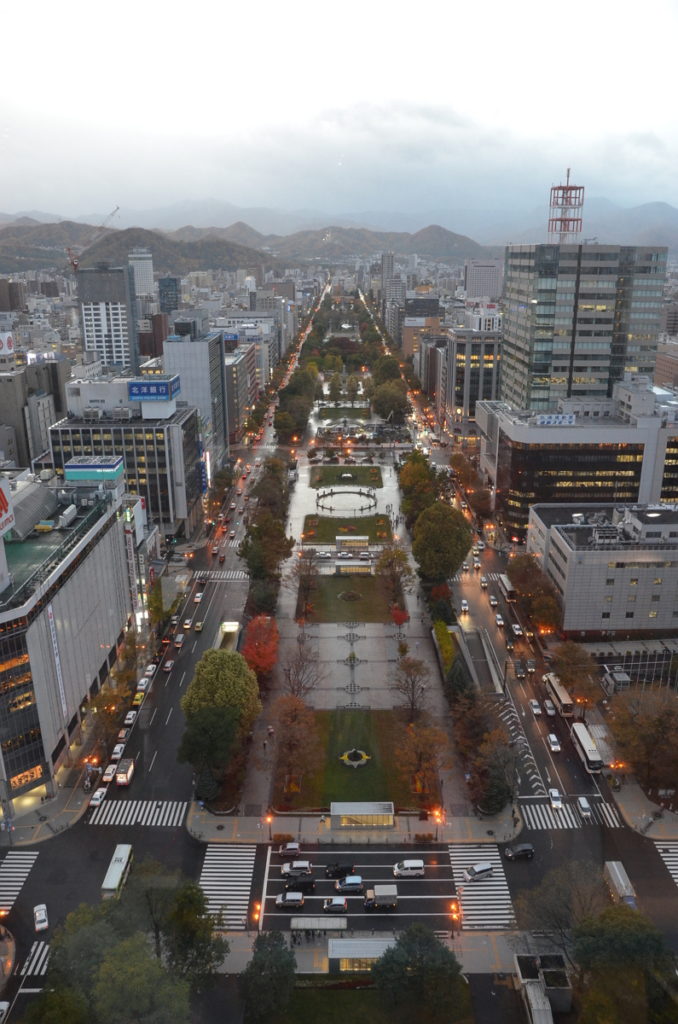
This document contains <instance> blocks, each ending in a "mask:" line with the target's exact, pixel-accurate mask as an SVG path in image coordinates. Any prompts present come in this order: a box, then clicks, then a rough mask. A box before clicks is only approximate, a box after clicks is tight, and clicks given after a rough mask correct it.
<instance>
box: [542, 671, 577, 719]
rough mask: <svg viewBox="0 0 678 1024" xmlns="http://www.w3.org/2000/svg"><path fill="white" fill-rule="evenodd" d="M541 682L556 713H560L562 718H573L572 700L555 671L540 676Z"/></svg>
mask: <svg viewBox="0 0 678 1024" xmlns="http://www.w3.org/2000/svg"><path fill="white" fill-rule="evenodd" d="M542 682H543V684H544V686H545V687H546V692H547V693H548V695H549V697H550V698H551V700H552V701H553V703H554V705H555V708H556V711H557V712H558V714H560V715H562V717H563V718H573V717H574V701H573V700H572V698H571V697H570V695H569V693H568V692H567V690H566V689H565V687H564V686H563V684H562V683H561V681H560V679H559V678H558V676H557V675H556V674H555V672H547V673H546V675H545V676H542Z"/></svg>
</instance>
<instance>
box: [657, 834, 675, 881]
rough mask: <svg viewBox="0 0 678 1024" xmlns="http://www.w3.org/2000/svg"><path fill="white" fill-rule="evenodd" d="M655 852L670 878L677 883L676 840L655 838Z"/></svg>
mask: <svg viewBox="0 0 678 1024" xmlns="http://www.w3.org/2000/svg"><path fill="white" fill-rule="evenodd" d="M654 845H655V846H656V847H657V853H658V854H659V856H660V857H661V859H662V860H663V861H664V866H665V868H666V870H667V871H668V873H669V874H670V875H671V878H672V879H673V881H674V882H675V884H676V885H678V842H677V841H675V840H670V839H669V840H661V839H655V841H654Z"/></svg>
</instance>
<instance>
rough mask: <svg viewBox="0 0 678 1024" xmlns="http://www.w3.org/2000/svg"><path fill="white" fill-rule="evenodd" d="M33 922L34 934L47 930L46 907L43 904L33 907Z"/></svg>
mask: <svg viewBox="0 0 678 1024" xmlns="http://www.w3.org/2000/svg"><path fill="white" fill-rule="evenodd" d="M33 921H34V923H35V930H36V932H46V931H47V929H48V928H49V921H48V919H47V906H46V905H45V904H44V903H38V905H37V907H33Z"/></svg>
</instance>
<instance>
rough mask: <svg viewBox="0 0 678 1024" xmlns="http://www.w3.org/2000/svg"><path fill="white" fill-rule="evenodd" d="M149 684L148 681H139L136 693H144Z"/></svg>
mask: <svg viewBox="0 0 678 1024" xmlns="http://www.w3.org/2000/svg"><path fill="white" fill-rule="evenodd" d="M149 682H150V680H149V679H146V678H144V679H140V680H139V682H138V683H137V693H145V692H146V690H147V689H148V684H149Z"/></svg>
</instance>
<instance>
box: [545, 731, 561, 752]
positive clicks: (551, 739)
mask: <svg viewBox="0 0 678 1024" xmlns="http://www.w3.org/2000/svg"><path fill="white" fill-rule="evenodd" d="M546 742H547V743H548V745H549V750H550V751H551V753H553V754H559V753H560V740H559V739H558V737H557V736H556V734H555V733H554V732H550V733H549V734H548V736H547V737H546Z"/></svg>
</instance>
